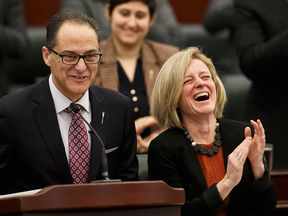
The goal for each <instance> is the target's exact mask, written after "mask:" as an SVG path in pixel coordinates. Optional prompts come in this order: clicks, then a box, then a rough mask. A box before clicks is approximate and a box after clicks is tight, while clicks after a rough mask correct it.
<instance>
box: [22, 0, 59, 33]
mask: <svg viewBox="0 0 288 216" xmlns="http://www.w3.org/2000/svg"><path fill="white" fill-rule="evenodd" d="M60 4H61V0H48V1H47V0H23V6H24V13H25V19H26V24H27V26H28V27H29V26H46V23H47V22H48V20H49V19H50V18H51V17H52V16H53V15H54V14H56V13H58V12H59V11H60Z"/></svg>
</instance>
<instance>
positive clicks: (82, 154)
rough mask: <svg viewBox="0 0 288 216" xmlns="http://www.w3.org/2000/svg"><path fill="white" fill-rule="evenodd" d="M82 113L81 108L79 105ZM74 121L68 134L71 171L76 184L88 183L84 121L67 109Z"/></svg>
mask: <svg viewBox="0 0 288 216" xmlns="http://www.w3.org/2000/svg"><path fill="white" fill-rule="evenodd" d="M78 107H79V108H80V111H79V112H81V107H80V106H79V105H78ZM67 110H68V111H69V113H70V115H71V116H72V120H71V123H70V127H69V132H68V143H69V161H70V171H71V175H72V178H73V182H74V184H83V183H86V182H87V179H88V173H89V166H90V150H89V143H88V134H87V129H86V127H85V124H84V122H83V119H82V118H81V117H80V115H79V114H76V113H74V112H73V111H72V109H71V108H70V107H68V108H67Z"/></svg>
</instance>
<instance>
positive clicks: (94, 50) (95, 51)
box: [62, 49, 99, 55]
mask: <svg viewBox="0 0 288 216" xmlns="http://www.w3.org/2000/svg"><path fill="white" fill-rule="evenodd" d="M98 52H99V50H97V49H91V50H88V51H86V52H85V53H84V55H85V54H87V53H98ZM62 53H65V54H74V55H79V54H78V53H76V52H75V51H71V50H63V51H62Z"/></svg>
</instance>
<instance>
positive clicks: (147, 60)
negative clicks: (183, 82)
mask: <svg viewBox="0 0 288 216" xmlns="http://www.w3.org/2000/svg"><path fill="white" fill-rule="evenodd" d="M141 60H142V68H143V73H144V78H145V86H146V92H147V97H148V101H150V98H151V94H152V91H153V87H154V84H155V81H156V77H157V76H158V73H159V70H160V66H159V60H158V58H157V57H156V55H155V53H154V52H153V49H152V48H151V47H150V46H149V43H147V42H146V40H144V44H143V47H142V53H141Z"/></svg>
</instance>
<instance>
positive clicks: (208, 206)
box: [148, 119, 277, 216]
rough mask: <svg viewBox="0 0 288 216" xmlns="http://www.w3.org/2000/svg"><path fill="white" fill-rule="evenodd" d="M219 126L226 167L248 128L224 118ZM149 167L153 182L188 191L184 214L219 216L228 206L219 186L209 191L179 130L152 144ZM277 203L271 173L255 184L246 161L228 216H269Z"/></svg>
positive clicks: (196, 162)
mask: <svg viewBox="0 0 288 216" xmlns="http://www.w3.org/2000/svg"><path fill="white" fill-rule="evenodd" d="M219 123H220V134H221V140H222V147H223V157H224V164H225V168H227V159H228V155H229V154H230V153H232V152H233V150H234V149H235V148H236V147H237V145H239V144H240V143H241V142H242V141H243V140H244V128H245V127H246V126H249V125H248V124H246V123H240V122H236V121H232V120H225V119H220V121H219ZM148 168H149V178H150V179H151V180H163V181H165V182H166V183H167V184H168V185H170V186H171V187H176V188H184V189H185V195H186V203H185V205H184V206H182V209H181V213H182V215H193V216H194V215H195V216H196V215H205V216H208V215H216V213H217V212H218V210H219V209H221V208H222V207H223V205H224V204H225V202H223V201H222V199H221V197H220V195H219V192H218V190H217V188H216V184H213V185H212V186H210V187H209V188H207V183H206V180H205V176H204V174H203V172H202V169H201V165H200V163H199V161H198V157H197V155H196V153H195V151H194V149H193V147H192V146H191V145H190V143H189V142H188V141H187V139H186V138H185V136H184V133H183V130H181V129H179V128H170V129H168V130H167V131H165V132H163V133H162V134H160V135H159V136H158V137H157V138H156V139H154V140H153V141H152V142H151V144H150V147H149V152H148ZM216 183H217V182H216ZM276 201H277V193H276V190H275V185H274V183H273V182H272V181H271V177H270V174H269V173H268V171H267V170H266V173H265V175H264V176H263V177H262V178H260V179H258V180H257V181H254V180H253V173H252V172H251V165H250V163H249V160H246V162H245V165H244V170H243V176H242V179H241V181H240V183H239V184H238V185H237V186H235V187H234V189H233V190H232V191H231V193H230V207H229V210H228V214H227V215H233V216H235V215H245V216H246V215H255V214H259V215H269V214H271V213H272V212H273V210H274V209H275V207H276Z"/></svg>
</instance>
